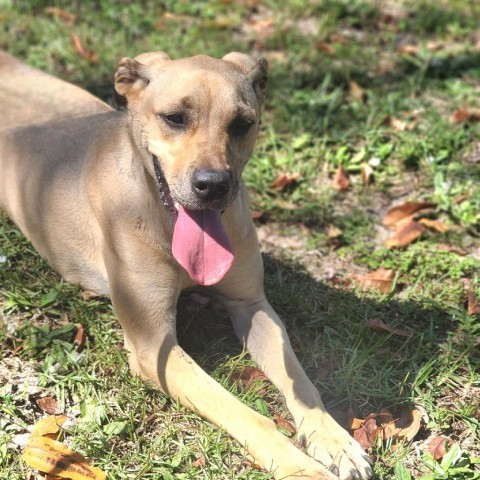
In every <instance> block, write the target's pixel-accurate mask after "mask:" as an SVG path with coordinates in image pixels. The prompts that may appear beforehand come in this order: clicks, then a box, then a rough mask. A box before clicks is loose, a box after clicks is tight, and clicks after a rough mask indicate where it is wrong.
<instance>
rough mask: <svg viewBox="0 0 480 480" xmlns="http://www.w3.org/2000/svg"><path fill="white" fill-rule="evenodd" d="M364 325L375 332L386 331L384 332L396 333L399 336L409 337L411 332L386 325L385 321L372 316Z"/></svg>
mask: <svg viewBox="0 0 480 480" xmlns="http://www.w3.org/2000/svg"><path fill="white" fill-rule="evenodd" d="M365 324H366V326H367V327H368V328H370V329H372V330H375V331H376V332H386V333H393V334H394V335H398V336H399V337H406V338H408V337H410V335H411V333H410V332H407V331H406V330H402V329H401V328H394V327H390V326H389V325H387V324H386V323H385V322H383V321H382V320H380V319H379V318H372V319H371V320H368V321H367V322H366V323H365Z"/></svg>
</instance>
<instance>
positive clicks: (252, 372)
mask: <svg viewBox="0 0 480 480" xmlns="http://www.w3.org/2000/svg"><path fill="white" fill-rule="evenodd" d="M230 378H231V379H232V380H233V381H235V382H236V381H240V383H241V385H242V387H243V389H244V390H247V391H248V390H251V389H252V388H253V387H254V386H255V385H256V384H257V383H258V382H264V381H266V380H267V377H266V376H265V374H264V373H263V372H262V371H261V370H259V369H258V368H255V367H243V368H241V370H237V371H236V372H233V373H232V375H231V377H230Z"/></svg>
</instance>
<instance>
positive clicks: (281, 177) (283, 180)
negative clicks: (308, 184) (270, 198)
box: [270, 172, 302, 190]
mask: <svg viewBox="0 0 480 480" xmlns="http://www.w3.org/2000/svg"><path fill="white" fill-rule="evenodd" d="M300 178H302V175H301V174H300V172H295V173H280V174H278V176H277V178H276V179H275V180H274V181H273V182H272V183H271V184H270V188H273V189H275V190H283V189H284V188H285V187H286V186H287V185H291V184H292V183H295V182H297V181H298V180H300Z"/></svg>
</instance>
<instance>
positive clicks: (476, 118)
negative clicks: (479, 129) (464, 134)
mask: <svg viewBox="0 0 480 480" xmlns="http://www.w3.org/2000/svg"><path fill="white" fill-rule="evenodd" d="M450 121H451V122H452V123H456V124H460V123H476V122H480V111H478V110H470V109H468V108H463V109H460V110H457V111H455V112H453V113H452V114H451V115H450Z"/></svg>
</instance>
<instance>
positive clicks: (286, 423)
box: [273, 413, 297, 435]
mask: <svg viewBox="0 0 480 480" xmlns="http://www.w3.org/2000/svg"><path fill="white" fill-rule="evenodd" d="M273 420H274V421H275V423H276V424H277V425H278V426H279V427H281V428H283V429H284V430H286V431H287V432H289V433H291V434H292V435H294V434H295V433H296V431H297V429H296V428H295V427H294V426H293V424H292V422H289V421H288V420H285V419H284V418H283V417H281V416H280V415H279V414H278V413H276V414H275V415H274V416H273Z"/></svg>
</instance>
